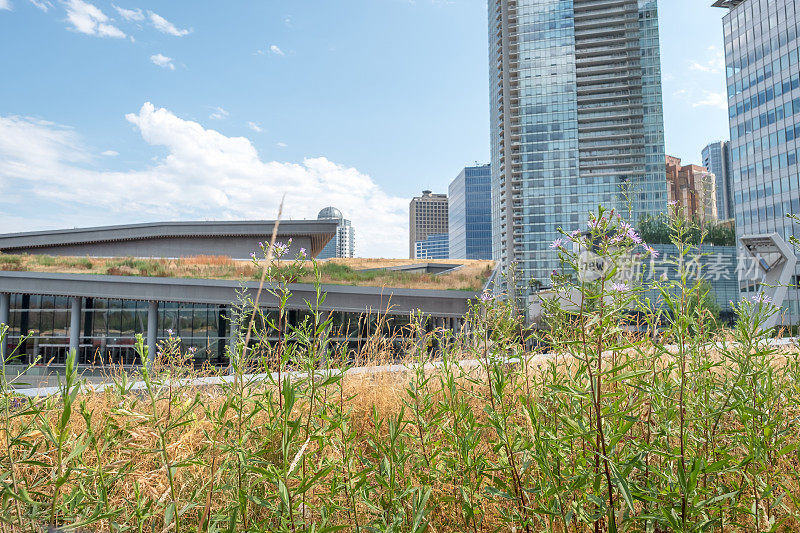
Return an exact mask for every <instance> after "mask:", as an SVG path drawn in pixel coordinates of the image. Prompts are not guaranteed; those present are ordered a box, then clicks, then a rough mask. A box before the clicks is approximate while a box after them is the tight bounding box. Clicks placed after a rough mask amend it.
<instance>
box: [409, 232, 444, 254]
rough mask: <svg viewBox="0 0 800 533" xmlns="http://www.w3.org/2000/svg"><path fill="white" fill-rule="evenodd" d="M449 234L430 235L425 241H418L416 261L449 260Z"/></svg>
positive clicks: (415, 252)
mask: <svg viewBox="0 0 800 533" xmlns="http://www.w3.org/2000/svg"><path fill="white" fill-rule="evenodd" d="M448 241H449V235H448V234H447V233H434V234H433V235H428V237H427V238H426V239H425V240H424V241H417V242H416V245H415V249H414V256H415V258H416V259H448V255H449V254H450V245H449V244H448Z"/></svg>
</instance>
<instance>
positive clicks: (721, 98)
mask: <svg viewBox="0 0 800 533" xmlns="http://www.w3.org/2000/svg"><path fill="white" fill-rule="evenodd" d="M692 107H716V108H718V109H722V110H725V111H727V109H728V97H727V95H726V94H725V93H717V92H713V91H703V97H702V98H701V99H700V100H698V101H696V102H693V103H692Z"/></svg>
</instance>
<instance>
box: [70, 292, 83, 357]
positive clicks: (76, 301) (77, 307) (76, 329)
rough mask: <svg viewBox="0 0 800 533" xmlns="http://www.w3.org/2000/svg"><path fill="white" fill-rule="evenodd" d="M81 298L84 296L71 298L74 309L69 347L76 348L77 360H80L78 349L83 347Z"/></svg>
mask: <svg viewBox="0 0 800 533" xmlns="http://www.w3.org/2000/svg"><path fill="white" fill-rule="evenodd" d="M81 300H82V298H80V297H78V296H75V297H73V298H71V299H70V303H71V304H72V311H71V312H70V325H69V349H70V351H72V350H75V357H76V361H79V360H80V358H79V357H78V351H79V350H80V347H81Z"/></svg>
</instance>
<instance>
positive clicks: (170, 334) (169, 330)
mask: <svg viewBox="0 0 800 533" xmlns="http://www.w3.org/2000/svg"><path fill="white" fill-rule="evenodd" d="M167 333H168V334H169V336H170V337H172V330H171V329H168V330H167Z"/></svg>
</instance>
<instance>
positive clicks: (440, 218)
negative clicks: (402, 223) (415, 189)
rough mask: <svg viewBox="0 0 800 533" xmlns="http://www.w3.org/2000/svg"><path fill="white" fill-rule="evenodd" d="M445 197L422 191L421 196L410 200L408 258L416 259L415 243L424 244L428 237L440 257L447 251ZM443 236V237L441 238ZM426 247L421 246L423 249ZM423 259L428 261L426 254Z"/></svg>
mask: <svg viewBox="0 0 800 533" xmlns="http://www.w3.org/2000/svg"><path fill="white" fill-rule="evenodd" d="M447 228H448V216H447V195H446V194H434V193H433V192H431V191H422V196H416V197H414V198H412V199H411V202H410V203H409V205H408V257H409V258H411V259H416V258H417V257H418V256H417V243H424V242H426V241H427V240H428V237H429V236H430V235H436V237H435V238H434V241H435V242H434V245H433V246H434V247H435V248H436V249H437V250H438V252H437V253H436V256H437V257H440V256H441V255H443V254H446V252H441V250H447V237H446V235H447V233H448V229H447ZM442 235H445V237H442ZM425 246H427V245H423V248H424V247H425ZM423 255H426V257H425V258H424V259H430V258H431V257H428V254H427V253H426V254H423Z"/></svg>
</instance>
